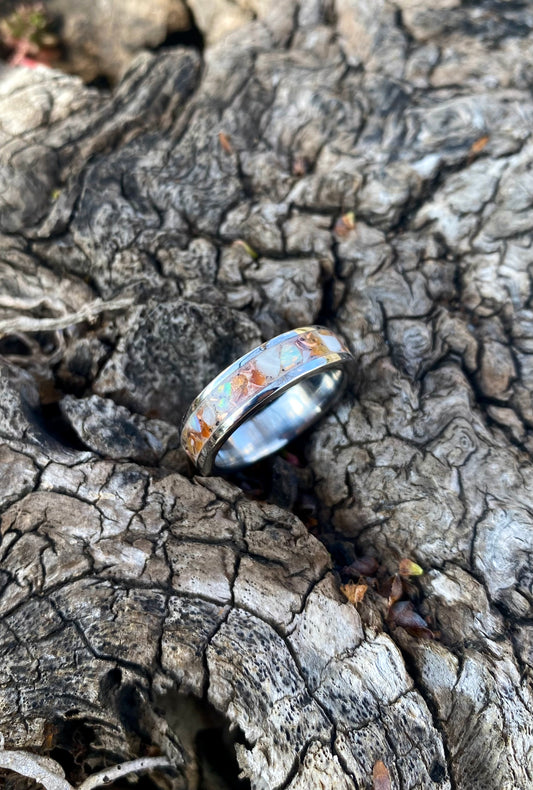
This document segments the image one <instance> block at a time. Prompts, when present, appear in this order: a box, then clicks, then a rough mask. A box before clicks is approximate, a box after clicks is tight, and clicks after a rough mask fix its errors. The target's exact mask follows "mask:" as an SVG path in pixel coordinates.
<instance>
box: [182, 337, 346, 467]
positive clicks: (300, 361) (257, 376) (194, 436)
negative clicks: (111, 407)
mask: <svg viewBox="0 0 533 790" xmlns="http://www.w3.org/2000/svg"><path fill="white" fill-rule="evenodd" d="M345 352H347V353H349V350H348V348H347V347H346V346H345V345H344V343H343V342H342V341H341V340H340V339H339V338H338V337H337V336H336V335H334V334H333V332H331V331H330V330H329V329H326V328H324V327H303V328H302V329H296V330H293V331H292V332H288V333H286V334H285V335H280V336H279V337H276V338H274V339H273V340H270V341H268V342H267V343H264V344H263V345H262V346H259V348H257V349H254V350H253V351H250V352H249V354H246V355H245V356H244V357H243V358H242V359H241V360H240V362H239V364H238V367H237V368H235V365H232V366H230V368H228V369H227V370H226V371H223V372H222V373H221V374H219V376H217V378H216V379H215V381H214V382H212V384H210V385H209V386H208V387H206V388H205V389H204V390H203V391H202V392H201V393H200V395H198V397H197V398H196V399H195V400H194V402H193V404H192V405H191V408H190V410H189V414H188V416H187V418H186V420H185V423H184V426H183V430H182V442H183V446H184V447H185V449H186V451H187V453H188V455H189V457H190V458H191V460H192V461H193V462H194V463H196V462H197V460H198V456H199V455H200V453H201V451H202V449H203V447H204V445H205V444H206V442H207V441H208V440H209V439H210V437H211V436H212V434H213V432H214V431H215V430H216V428H217V427H218V426H219V425H220V424H221V423H222V422H223V420H224V419H225V418H226V417H228V415H230V414H232V413H233V412H235V411H236V410H237V409H240V408H241V407H243V406H246V405H247V404H248V403H250V402H251V401H252V399H253V398H255V397H256V396H257V395H258V394H259V395H260V394H261V392H263V391H264V390H267V389H269V388H271V387H272V385H273V384H280V383H282V381H283V378H284V377H285V376H286V374H287V373H288V372H289V371H290V372H291V373H293V374H294V373H297V370H298V368H299V367H300V366H302V365H304V364H305V363H307V362H309V361H310V360H313V359H317V360H324V361H325V362H334V361H335V360H336V359H337V358H338V355H339V354H342V353H345Z"/></svg>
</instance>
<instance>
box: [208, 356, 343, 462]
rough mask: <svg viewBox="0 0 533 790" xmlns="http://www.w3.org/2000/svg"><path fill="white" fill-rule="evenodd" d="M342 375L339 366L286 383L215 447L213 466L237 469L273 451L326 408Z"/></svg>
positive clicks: (332, 399) (304, 427) (319, 415)
mask: <svg viewBox="0 0 533 790" xmlns="http://www.w3.org/2000/svg"><path fill="white" fill-rule="evenodd" d="M343 376H344V371H342V370H327V371H325V372H324V373H319V374H317V375H316V376H311V377H310V378H308V379H303V380H302V381H300V382H298V383H297V384H295V385H294V386H293V387H290V388H289V389H288V390H286V391H285V392H284V393H283V394H282V395H280V396H279V398H276V399H275V400H273V401H272V402H271V403H269V404H268V405H267V406H264V407H263V408H262V409H261V410H260V411H258V412H256V413H255V414H253V415H252V416H251V417H249V418H248V419H246V420H245V421H244V422H243V423H242V424H241V425H239V427H238V428H236V429H235V431H234V432H233V433H232V434H231V436H229V437H228V439H227V440H226V441H225V442H224V444H223V445H222V447H221V448H220V450H219V451H218V453H217V456H216V459H215V468H216V469H237V468H238V467H240V466H244V465H245V464H253V463H255V462H256V461H259V459H260V458H264V457H265V456H267V455H270V454H271V453H275V452H276V450H279V448H280V447H283V445H285V444H287V442H289V441H290V440H291V439H293V438H294V437H295V436H297V435H298V434H299V433H302V431H305V429H306V428H308V427H309V426H310V425H311V424H312V423H313V422H315V420H317V419H318V418H319V417H321V416H322V414H324V413H325V412H326V411H327V410H328V408H329V406H330V405H331V403H332V401H334V400H335V398H336V396H337V394H338V392H339V387H340V384H341V380H342V378H343Z"/></svg>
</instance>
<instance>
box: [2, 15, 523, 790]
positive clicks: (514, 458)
mask: <svg viewBox="0 0 533 790" xmlns="http://www.w3.org/2000/svg"><path fill="white" fill-rule="evenodd" d="M259 5H261V4H259ZM259 5H258V8H257V9H256V12H257V14H258V18H257V19H256V20H255V21H252V22H250V23H248V24H247V25H246V26H244V27H242V28H240V29H239V30H237V31H236V32H235V33H233V34H232V36H231V37H229V38H226V39H224V40H222V41H220V42H219V43H217V44H214V45H213V46H210V47H208V48H207V49H206V51H205V53H204V56H203V63H201V62H200V58H199V56H197V55H196V54H194V53H193V52H192V51H186V50H179V49H178V50H174V51H172V50H171V51H167V52H165V53H162V54H157V55H148V54H142V55H140V56H139V57H138V58H137V60H136V61H135V63H134V64H133V66H132V69H131V70H130V71H129V72H128V74H127V75H126V76H125V78H124V81H123V82H122V83H121V84H120V85H119V86H118V88H117V91H116V92H115V93H113V94H112V95H107V94H104V93H99V92H98V91H96V90H94V89H89V88H86V87H84V86H83V85H82V84H81V83H80V82H79V81H78V80H76V79H75V78H72V77H67V76H65V75H61V74H59V73H56V72H52V71H47V70H44V69H43V70H37V71H29V70H28V71H26V70H22V69H21V70H7V69H4V71H3V72H1V75H0V76H1V78H0V117H1V127H0V184H1V186H2V188H1V190H0V232H1V234H2V235H0V277H1V283H2V284H1V289H0V334H2V337H1V338H0V351H1V353H2V354H3V357H4V364H3V367H2V378H1V380H0V389H1V397H0V437H1V439H2V445H1V448H0V452H1V463H2V475H1V477H0V491H1V502H2V543H1V546H0V554H1V562H0V583H1V597H0V607H1V611H2V620H1V622H0V653H1V656H2V666H3V672H2V675H0V731H2V732H3V734H4V736H5V746H6V749H7V748H9V749H15V748H25V749H29V750H31V751H35V752H38V753H41V754H43V755H46V754H48V755H49V754H50V753H51V752H52V754H56V756H58V757H59V758H61V759H63V760H64V761H65V763H66V767H67V779H68V780H69V781H71V782H79V781H81V780H82V779H83V777H84V776H85V775H86V774H88V773H90V772H91V771H94V770H99V769H100V768H102V767H104V766H105V765H111V764H113V763H116V762H120V761H122V760H126V759H132V758H134V757H137V756H139V755H144V754H150V753H154V752H156V751H157V750H160V751H161V752H162V753H163V754H164V755H166V756H168V757H169V759H170V760H171V761H172V763H173V765H174V766H175V773H174V774H172V775H171V774H168V773H167V774H166V775H165V776H166V778H165V776H164V775H163V773H161V774H160V775H159V778H157V777H156V774H155V773H154V781H156V782H158V783H159V785H158V786H166V787H169V786H171V787H172V788H174V789H175V790H178V789H180V790H181V788H193V787H197V786H198V782H199V776H200V775H201V774H202V771H203V769H202V767H201V766H200V764H199V762H198V754H197V750H196V749H195V745H194V732H195V728H197V727H200V728H201V727H202V726H204V727H205V722H204V723H203V724H201V725H196V724H195V725H193V723H192V722H193V720H196V719H195V717H199V718H200V719H201V718H202V716H204V715H205V716H209V715H215V714H210V713H207V712H206V711H207V707H206V706H207V704H208V703H209V704H210V705H211V706H212V708H214V709H215V710H216V711H218V712H219V713H220V714H222V715H223V716H224V717H225V719H226V721H228V722H229V723H230V725H231V726H233V727H236V728H238V731H237V735H236V741H237V743H236V747H235V748H236V754H237V759H238V761H239V765H240V768H241V770H242V772H243V775H244V776H246V777H248V778H249V780H250V783H251V786H252V787H253V788H256V789H257V790H259V789H261V788H265V789H266V788H268V789H270V788H272V789H273V788H291V790H296V789H297V788H298V790H304V788H332V789H333V788H371V787H372V782H373V780H372V773H373V768H374V765H375V764H376V762H377V761H382V762H383V763H384V764H385V766H386V767H387V769H388V772H389V774H390V777H391V784H392V787H394V788H411V787H412V788H415V787H417V788H428V789H429V788H435V789H436V788H439V789H440V788H456V789H458V790H472V789H473V788H486V789H487V790H527V788H529V787H530V786H531V784H532V780H531V776H532V774H533V764H532V756H531V755H532V754H533V749H532V745H533V733H532V730H533V716H532V713H531V710H532V703H533V699H532V693H531V692H532V689H531V666H532V664H533V647H532V645H533V637H532V634H533V628H532V624H531V614H532V611H531V603H532V581H531V580H532V575H533V570H532V560H531V556H532V553H531V552H532V548H533V546H532V543H533V515H532V513H533V505H532V494H531V491H532V490H533V466H532V462H531V452H532V449H533V443H532V438H531V436H532V434H531V430H532V427H533V406H532V398H531V393H532V383H533V364H532V362H531V360H532V355H531V352H532V348H533V346H532V340H531V337H533V314H532V312H531V272H530V269H531V253H530V234H531V229H532V227H533V212H532V210H531V202H532V201H531V195H530V192H531V185H530V180H531V179H530V169H531V163H532V162H533V145H532V143H531V128H532V119H533V101H532V99H531V95H530V77H531V75H530V67H529V64H528V61H527V57H526V54H525V53H527V52H528V47H529V48H530V47H531V44H532V37H533V32H532V31H533V20H532V19H531V15H530V13H529V11H528V8H527V5H526V4H519V3H513V4H511V3H506V4H503V3H492V2H484V3H478V4H460V3H459V2H454V0H442V1H441V2H438V3H434V4H433V5H432V8H431V9H429V8H428V7H426V6H427V4H422V3H417V2H414V0H398V2H397V3H396V4H394V5H393V4H392V3H387V2H385V0H383V1H382V2H379V3H368V2H364V0H338V2H337V3H336V4H335V5H334V6H332V5H330V4H324V5H322V4H320V3H318V2H317V3H312V2H304V3H302V4H300V6H298V7H296V6H293V5H292V4H291V3H287V4H283V3H281V4H280V3H276V4H275V5H273V6H272V7H271V8H269V7H268V3H265V4H264V7H263V6H261V7H260V8H259ZM244 16H246V14H244ZM243 18H244V17H243ZM204 32H206V34H207V35H208V38H209V39H210V40H214V39H216V35H210V34H209V30H206V31H204ZM352 211H353V212H354V215H355V218H354V221H352V218H351V217H350V216H349V212H352ZM343 217H344V219H343ZM240 241H242V242H244V244H240V243H238V242H240ZM88 305H89V306H90V305H92V308H91V310H92V311H91V310H90V311H89V312H88V313H87V312H83V311H84V310H85V311H87V310H88ZM68 316H70V318H67V317H68ZM22 318H24V322H22V321H21V319H22ZM50 320H52V323H50ZM17 321H18V323H17ZM46 321H48V322H49V323H44V322H46ZM313 321H321V322H326V323H328V324H330V325H331V326H332V327H334V328H336V329H337V330H338V331H340V332H341V333H342V334H343V336H344V337H345V338H346V339H347V341H348V343H349V344H350V346H351V348H352V349H353V352H354V354H355V356H356V358H357V362H358V375H357V380H356V381H355V383H354V385H353V387H352V388H351V389H350V390H349V391H348V392H347V394H346V397H345V398H344V400H343V402H342V403H341V404H340V405H339V406H338V407H337V408H336V410H335V412H334V413H333V414H332V415H331V416H330V417H328V418H327V419H326V420H324V421H323V422H322V423H321V424H320V425H319V426H317V427H316V429H314V430H313V431H312V432H311V433H310V435H309V437H308V438H307V439H306V441H305V452H306V454H307V458H308V461H309V465H310V469H311V470H312V474H313V476H314V485H315V489H316V492H317V495H318V497H319V500H320V508H319V510H320V512H319V514H318V518H319V526H320V529H321V533H322V535H323V537H324V539H325V540H326V542H327V545H330V546H331V545H332V544H333V541H334V540H344V541H345V542H348V544H350V545H352V546H353V547H354V550H355V551H356V552H357V553H358V554H369V555H372V556H375V557H376V558H377V559H378V561H379V563H380V564H381V565H382V566H384V567H385V568H387V569H388V571H389V572H390V573H393V572H394V571H395V570H396V568H397V567H398V562H399V560H400V559H401V558H402V557H410V558H412V559H413V560H416V561H417V562H418V563H419V564H420V565H421V566H422V567H423V568H424V570H425V574H424V576H422V577H421V581H420V587H421V600H420V602H419V605H418V610H419V612H420V613H421V614H423V615H425V616H427V618H428V622H429V623H430V626H431V628H432V629H433V630H434V631H435V632H438V633H437V635H436V638H434V639H431V640H427V639H420V638H415V637H414V636H412V635H410V634H409V633H408V632H407V631H406V630H405V629H403V628H400V627H397V628H394V627H393V624H392V623H391V621H390V618H389V619H387V607H386V602H385V600H384V599H383V598H380V596H379V595H378V594H377V593H376V592H374V591H372V590H369V591H368V592H367V594H366V596H365V598H364V601H363V602H362V603H361V604H359V606H358V608H357V609H356V608H355V607H354V606H353V605H352V604H350V603H348V602H347V600H346V598H344V597H343V595H342V594H341V592H340V590H339V584H338V577H337V575H336V574H335V572H334V571H333V565H332V561H331V558H330V557H329V555H328V552H327V550H326V548H325V547H324V546H323V545H322V543H321V542H320V541H319V540H318V539H317V538H316V537H314V536H313V535H311V534H310V533H309V532H308V530H307V529H306V527H305V526H304V525H303V524H302V522H301V521H300V520H299V519H298V518H297V517H296V516H295V515H293V514H292V513H290V512H288V511H287V510H284V509H282V508H280V507H278V506H276V505H274V504H269V503H266V502H260V501H251V500H250V499H249V498H248V497H247V496H245V494H244V493H243V492H242V491H241V490H240V489H239V488H238V487H237V486H235V485H233V484H230V483H229V482H227V481H223V480H221V479H218V478H209V479H199V478H192V477H191V476H190V470H189V468H188V466H187V463H186V461H185V459H184V456H183V453H182V452H181V450H180V449H179V443H178V431H177V426H178V425H179V420H180V418H181V416H182V415H183V413H184V410H185V408H186V407H187V405H188V402H189V400H190V398H191V397H192V396H193V395H194V394H196V392H197V391H198V390H199V389H200V388H201V386H203V385H204V384H205V383H207V382H208V381H209V380H210V378H211V377H212V376H213V375H214V373H216V372H217V370H219V369H220V368H221V367H223V366H224V365H225V364H226V363H228V362H229V361H231V360H232V359H234V358H235V357H236V356H238V355H239V354H241V353H243V351H244V350H246V349H248V348H250V347H252V346H253V345H255V344H256V343H257V342H258V341H260V339H261V338H263V339H264V338H267V337H271V336H272V335H274V334H278V333H279V332H282V331H284V330H286V329H287V328H289V327H291V326H294V325H297V324H305V323H310V322H313ZM54 322H55V323H54ZM69 322H71V323H69ZM274 494H275V492H274ZM273 498H274V499H275V498H276V497H275V495H274V496H273ZM290 500H291V497H288V498H287V501H290ZM191 698H194V699H198V700H200V701H201V703H202V704H201V705H200V709H201V710H203V713H202V714H201V715H200V714H194V715H193V714H192V712H191V711H192V708H191V707H190V706H191V704H192V703H191ZM202 705H203V706H204V707H202ZM184 722H186V723H185V724H184ZM187 722H190V727H189V726H188V725H187ZM73 733H74V734H73ZM69 739H70V740H69ZM54 749H55V752H54ZM65 754H70V755H71V758H70V759H71V762H70V763H68V760H65ZM69 772H70V775H69ZM5 781H7V782H8V785H7V786H8V787H12V788H18V787H24V786H26V785H25V784H24V782H25V780H19V779H17V778H15V777H14V775H13V774H11V775H10V778H9V779H8V780H7V779H6V780H5ZM165 782H166V784H165ZM151 786H152V787H153V784H152V785H151Z"/></svg>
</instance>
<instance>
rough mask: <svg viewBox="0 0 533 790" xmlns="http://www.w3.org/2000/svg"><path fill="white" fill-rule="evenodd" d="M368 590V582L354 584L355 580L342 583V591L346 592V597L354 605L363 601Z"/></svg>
mask: <svg viewBox="0 0 533 790" xmlns="http://www.w3.org/2000/svg"><path fill="white" fill-rule="evenodd" d="M367 590H368V584H354V583H353V582H348V584H341V592H342V593H344V595H345V596H346V598H347V599H348V600H349V601H350V603H353V604H354V606H356V605H357V604H358V603H361V601H362V600H363V598H364V597H365V593H366V591H367Z"/></svg>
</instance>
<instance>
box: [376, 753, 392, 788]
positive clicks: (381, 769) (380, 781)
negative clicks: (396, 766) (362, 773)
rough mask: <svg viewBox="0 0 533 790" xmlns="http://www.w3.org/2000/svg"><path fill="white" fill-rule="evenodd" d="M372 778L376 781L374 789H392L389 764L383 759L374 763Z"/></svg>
mask: <svg viewBox="0 0 533 790" xmlns="http://www.w3.org/2000/svg"><path fill="white" fill-rule="evenodd" d="M372 779H373V781H374V790H391V781H390V774H389V772H388V770H387V766H386V765H385V763H384V762H382V761H381V760H378V761H377V762H375V763H374V767H373V769H372Z"/></svg>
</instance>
